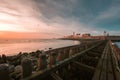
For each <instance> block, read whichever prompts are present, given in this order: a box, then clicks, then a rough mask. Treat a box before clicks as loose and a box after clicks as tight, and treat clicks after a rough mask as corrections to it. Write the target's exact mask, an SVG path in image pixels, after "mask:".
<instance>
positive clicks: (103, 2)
mask: <svg viewBox="0 0 120 80" xmlns="http://www.w3.org/2000/svg"><path fill="white" fill-rule="evenodd" d="M119 15H120V0H0V31H2V32H0V35H2V34H3V31H5V33H6V31H8V32H9V33H10V32H11V31H12V32H21V33H25V32H27V33H30V32H32V33H37V34H40V36H41V35H42V36H41V37H43V36H47V37H61V36H64V35H69V34H72V33H73V32H76V33H91V34H93V35H102V34H103V32H104V31H107V32H109V33H110V34H111V35H119V34H120V16H119Z"/></svg>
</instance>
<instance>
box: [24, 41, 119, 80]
mask: <svg viewBox="0 0 120 80" xmlns="http://www.w3.org/2000/svg"><path fill="white" fill-rule="evenodd" d="M68 49H71V51H70V50H69V51H68V53H69V56H67V57H66V58H62V57H63V56H64V57H65V55H64V53H65V54H67V53H66V52H65V51H64V52H63V54H62V55H61V56H60V53H57V54H58V55H57V57H56V58H55V57H54V58H55V59H52V60H51V62H50V63H49V64H48V67H47V68H46V69H43V70H41V71H38V72H37V73H35V74H33V75H31V76H29V77H26V78H24V79H23V80H120V77H119V75H120V72H119V71H118V70H117V67H118V66H117V65H115V63H116V60H115V55H114V52H113V50H112V47H111V42H110V41H97V42H94V43H89V44H86V45H81V46H72V47H70V48H68ZM62 50H65V49H62ZM66 50H67V49H66ZM52 52H53V51H52ZM61 53H62V52H61ZM51 54H52V53H51ZM52 58H53V57H52ZM58 58H59V60H58ZM53 60H55V61H54V62H55V63H54V64H53V63H52V62H53ZM56 60H58V61H56Z"/></svg>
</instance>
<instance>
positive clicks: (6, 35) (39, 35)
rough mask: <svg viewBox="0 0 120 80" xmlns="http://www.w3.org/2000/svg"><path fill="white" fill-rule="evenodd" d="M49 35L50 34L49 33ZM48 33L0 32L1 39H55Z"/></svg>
mask: <svg viewBox="0 0 120 80" xmlns="http://www.w3.org/2000/svg"><path fill="white" fill-rule="evenodd" d="M48 34H49V33H48ZM48 34H47V33H33V32H11V31H0V39H10V38H15V39H16V38H45V39H46V38H52V37H53V38H54V35H53V36H52V37H51V36H49V35H48Z"/></svg>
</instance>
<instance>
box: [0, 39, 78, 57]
mask: <svg viewBox="0 0 120 80" xmlns="http://www.w3.org/2000/svg"><path fill="white" fill-rule="evenodd" d="M79 43H80V42H78V41H72V40H52V39H51V40H47V39H44V40H37V39H36V40H0V54H6V55H15V54H18V53H19V52H31V51H36V50H38V49H39V50H48V49H49V48H53V49H54V48H59V47H65V46H71V45H76V44H79Z"/></svg>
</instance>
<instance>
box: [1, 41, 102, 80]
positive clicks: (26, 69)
mask: <svg viewBox="0 0 120 80" xmlns="http://www.w3.org/2000/svg"><path fill="white" fill-rule="evenodd" d="M102 42H103V41H96V42H93V43H87V44H85V43H84V44H81V45H75V46H69V47H63V48H58V49H53V50H49V51H46V52H45V53H44V54H39V58H37V70H36V71H34V72H33V70H32V68H33V66H32V60H31V59H29V58H24V59H23V60H22V61H21V66H22V73H21V74H19V75H18V78H19V79H23V80H32V79H33V80H34V78H37V77H39V78H42V77H43V76H45V75H48V74H49V73H50V72H51V71H54V70H56V69H58V67H61V66H63V65H65V64H68V63H70V61H72V60H73V59H75V58H77V57H78V56H79V55H80V54H83V53H85V52H86V51H89V50H90V49H92V48H94V47H96V46H98V45H99V44H101V43H102ZM0 79H2V80H10V77H9V71H8V67H7V66H6V65H2V64H1V65H0Z"/></svg>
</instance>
